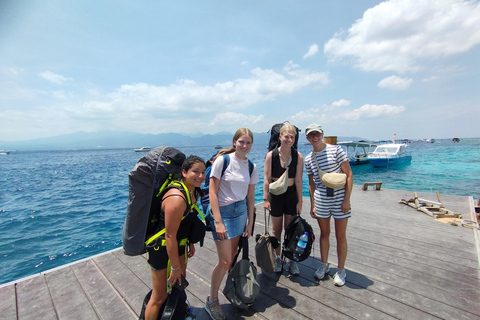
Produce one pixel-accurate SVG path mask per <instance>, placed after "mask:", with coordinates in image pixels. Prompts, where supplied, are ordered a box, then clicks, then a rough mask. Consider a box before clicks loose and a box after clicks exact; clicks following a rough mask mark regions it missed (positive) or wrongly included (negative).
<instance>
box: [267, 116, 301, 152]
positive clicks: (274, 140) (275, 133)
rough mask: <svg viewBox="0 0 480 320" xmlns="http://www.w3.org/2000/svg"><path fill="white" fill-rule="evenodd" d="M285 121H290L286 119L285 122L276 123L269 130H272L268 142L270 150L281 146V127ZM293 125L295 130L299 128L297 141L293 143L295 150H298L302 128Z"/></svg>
mask: <svg viewBox="0 0 480 320" xmlns="http://www.w3.org/2000/svg"><path fill="white" fill-rule="evenodd" d="M285 123H289V122H288V121H285V122H283V123H277V124H274V125H273V126H272V128H271V129H270V130H269V131H268V132H270V140H269V142H268V151H272V150H273V149H275V147H279V146H280V129H282V127H283V125H284V124H285ZM293 127H294V128H295V130H297V135H296V136H295V143H294V144H293V148H294V149H295V150H298V149H297V146H298V139H299V133H300V131H301V130H300V129H298V128H297V127H296V126H293ZM268 132H267V133H268Z"/></svg>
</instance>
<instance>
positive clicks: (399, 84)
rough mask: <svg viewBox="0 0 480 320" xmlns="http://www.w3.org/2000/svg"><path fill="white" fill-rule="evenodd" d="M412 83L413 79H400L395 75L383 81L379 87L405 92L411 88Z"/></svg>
mask: <svg viewBox="0 0 480 320" xmlns="http://www.w3.org/2000/svg"><path fill="white" fill-rule="evenodd" d="M412 82H413V79H412V78H400V77H397V76H395V75H393V76H390V77H387V78H385V79H383V80H381V81H380V82H379V83H378V86H379V87H380V88H384V89H390V90H405V89H408V88H409V87H410V86H411V84H412Z"/></svg>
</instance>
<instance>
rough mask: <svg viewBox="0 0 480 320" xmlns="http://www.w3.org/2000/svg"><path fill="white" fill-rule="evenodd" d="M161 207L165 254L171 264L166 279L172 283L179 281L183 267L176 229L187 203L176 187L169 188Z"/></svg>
mask: <svg viewBox="0 0 480 320" xmlns="http://www.w3.org/2000/svg"><path fill="white" fill-rule="evenodd" d="M169 195H170V196H169ZM162 209H163V212H164V213H165V241H166V247H167V254H168V257H169V259H170V262H171V266H172V272H171V273H170V277H169V278H168V281H169V282H170V283H172V284H174V283H175V282H177V281H179V282H181V279H180V275H181V274H182V273H183V272H184V270H183V269H184V267H185V262H184V261H183V262H182V261H180V258H179V256H178V254H179V252H178V241H177V231H178V228H179V227H180V223H181V221H182V217H183V214H184V212H185V211H186V210H187V204H186V203H185V198H184V196H183V194H182V193H181V192H180V191H179V190H177V189H171V190H170V191H168V192H167V193H166V194H165V197H164V200H163V202H162ZM177 268H178V269H177ZM174 269H175V270H174Z"/></svg>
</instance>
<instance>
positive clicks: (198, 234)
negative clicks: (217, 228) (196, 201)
mask: <svg viewBox="0 0 480 320" xmlns="http://www.w3.org/2000/svg"><path fill="white" fill-rule="evenodd" d="M191 214H194V213H191ZM206 230H207V227H206V226H205V223H203V222H202V220H200V217H198V215H197V216H196V217H194V218H193V223H192V226H191V228H190V233H189V234H188V242H189V243H197V242H200V247H203V240H204V238H205V233H206Z"/></svg>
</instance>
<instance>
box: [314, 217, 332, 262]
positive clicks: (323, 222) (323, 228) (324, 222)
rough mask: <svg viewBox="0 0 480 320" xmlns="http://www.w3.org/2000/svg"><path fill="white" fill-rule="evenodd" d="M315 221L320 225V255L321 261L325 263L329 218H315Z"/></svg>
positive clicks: (327, 247) (328, 242)
mask: <svg viewBox="0 0 480 320" xmlns="http://www.w3.org/2000/svg"><path fill="white" fill-rule="evenodd" d="M317 221H318V226H319V227H320V256H321V257H322V262H323V263H327V262H328V252H329V250H330V218H327V219H318V218H317Z"/></svg>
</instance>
